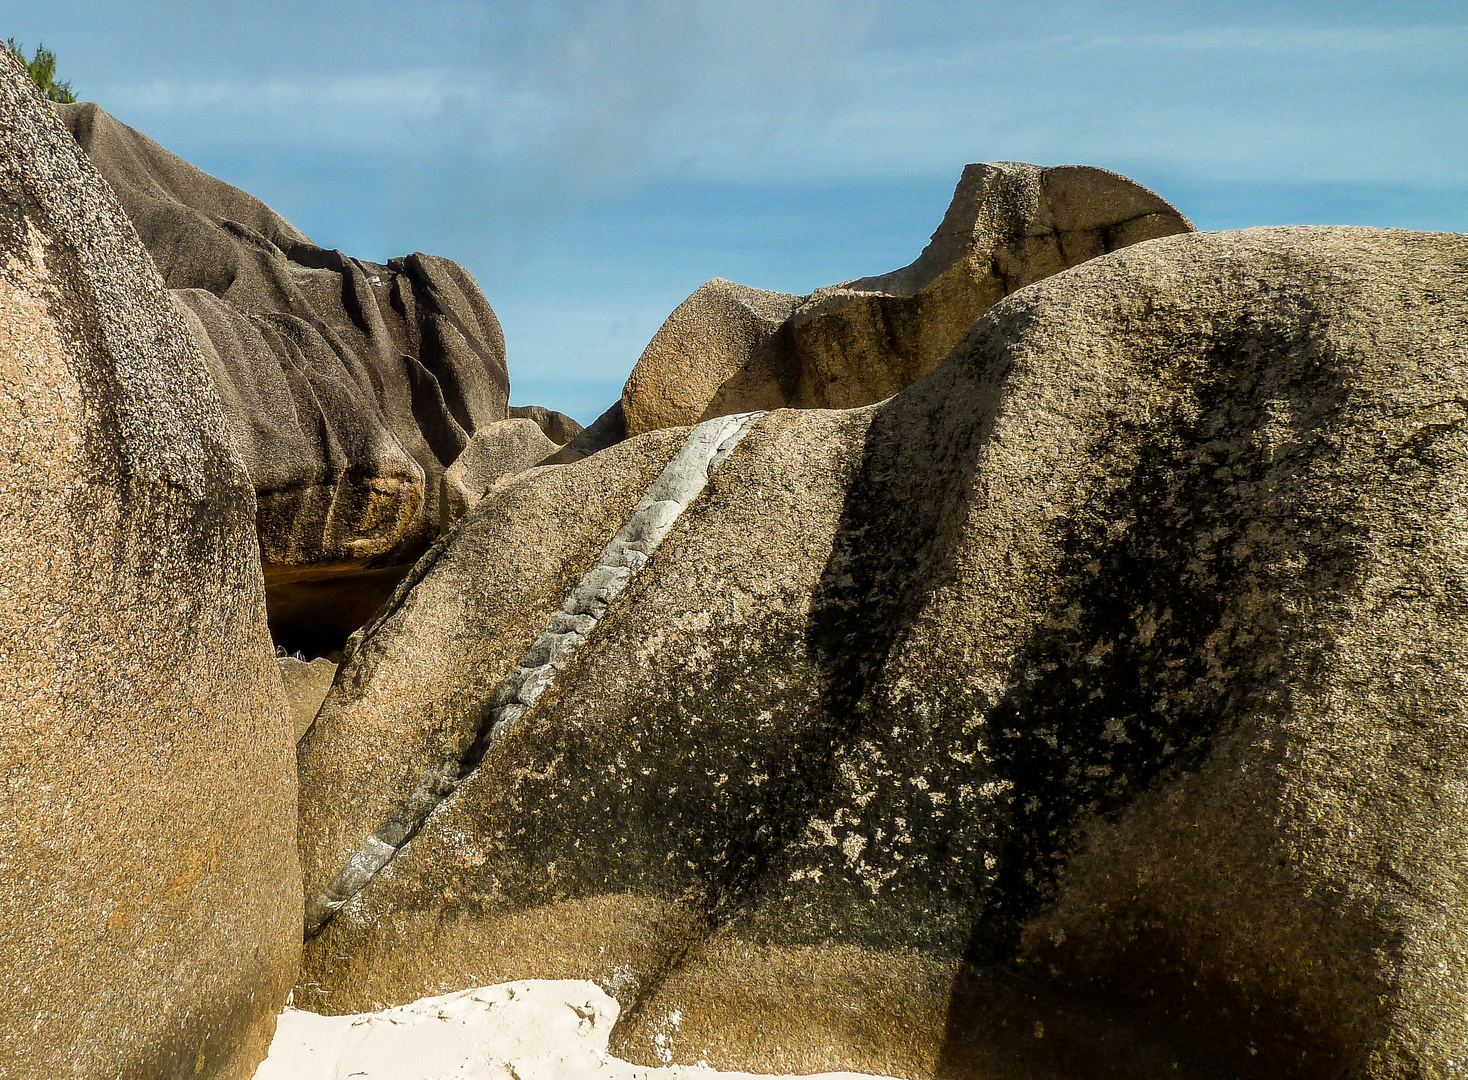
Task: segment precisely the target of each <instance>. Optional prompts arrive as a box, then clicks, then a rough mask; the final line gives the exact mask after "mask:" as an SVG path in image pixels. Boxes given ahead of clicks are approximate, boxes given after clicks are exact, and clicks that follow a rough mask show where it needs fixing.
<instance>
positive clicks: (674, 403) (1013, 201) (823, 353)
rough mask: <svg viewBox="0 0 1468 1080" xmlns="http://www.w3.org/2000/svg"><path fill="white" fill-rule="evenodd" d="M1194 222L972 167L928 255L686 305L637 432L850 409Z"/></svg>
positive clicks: (1085, 175)
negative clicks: (1049, 295) (764, 412)
mask: <svg viewBox="0 0 1468 1080" xmlns="http://www.w3.org/2000/svg"><path fill="white" fill-rule="evenodd" d="M1192 228H1193V226H1192V225H1191V224H1190V223H1189V221H1188V219H1187V218H1185V217H1183V216H1182V214H1180V213H1178V211H1177V210H1176V209H1174V208H1173V207H1172V206H1171V205H1170V204H1168V203H1167V202H1166V201H1165V200H1164V199H1162V198H1161V197H1160V196H1158V195H1156V194H1154V193H1153V192H1151V191H1148V190H1147V189H1146V188H1144V187H1142V186H1141V185H1140V184H1137V183H1134V182H1133V181H1131V180H1128V179H1126V178H1125V177H1123V176H1118V175H1117V174H1116V173H1112V172H1108V171H1107V170H1105V169H1097V168H1091V167H1089V166H1083V165H1065V166H1059V167H1055V168H1042V167H1041V166H1038V165H1027V164H1023V163H1020V162H1009V161H1005V162H995V163H986V164H978V165H969V166H967V167H966V168H965V169H964V171H963V176H962V177H961V178H960V180H959V182H958V187H957V189H956V190H955V191H954V193H953V202H952V203H951V204H950V206H949V207H948V212H947V214H945V215H944V217H943V221H942V223H941V224H939V226H938V228H937V230H936V231H934V233H933V237H932V240H931V241H930V242H929V243H928V246H927V247H926V248H925V249H924V250H923V252H922V254H921V255H919V256H918V258H917V259H916V260H915V261H914V262H913V263H912V264H911V265H908V266H904V267H902V268H901V269H900V270H894V271H892V272H891V273H890V274H882V275H880V276H878V277H867V278H857V279H855V280H853V281H845V282H842V283H841V284H839V285H831V286H828V287H826V288H822V289H817V290H816V291H815V292H814V293H812V294H811V295H809V296H792V295H789V294H786V293H775V292H767V291H765V290H762V289H751V288H748V287H746V286H743V285H738V284H736V283H734V282H732V281H723V280H720V279H718V278H716V279H714V280H713V281H710V282H708V283H707V284H705V285H703V286H701V287H700V288H699V289H698V291H696V292H695V293H694V294H693V295H692V296H690V297H689V298H688V299H687V300H686V301H684V302H683V304H681V305H680V306H679V307H678V309H677V310H676V311H674V312H673V314H672V315H670V316H669V317H668V320H667V322H665V323H664V324H663V326H662V329H660V330H659V331H658V333H657V334H656V336H654V338H653V339H652V341H651V343H649V345H648V347H647V350H646V351H645V352H644V353H643V354H642V358H641V359H640V360H638V362H637V366H636V367H635V368H633V370H632V375H631V377H630V378H629V379H628V380H627V385H626V387H625V388H624V389H623V391H622V401H621V404H622V410H623V413H624V415H625V418H626V430H627V434H629V435H636V434H639V433H640V432H643V431H649V430H652V429H653V428H658V427H666V426H669V425H674V424H692V423H697V422H698V421H699V420H703V419H706V418H708V417H711V416H722V415H724V414H726V413H737V412H743V411H745V410H747V409H774V408H780V407H782V406H791V407H796V408H852V407H854V406H858V405H869V404H871V403H873V402H877V401H881V400H882V399H883V398H887V397H891V396H892V395H893V394H895V393H897V392H898V391H900V390H904V389H906V388H907V387H908V386H911V385H912V383H913V382H915V381H916V380H917V379H918V378H920V377H921V376H923V375H925V374H926V373H927V372H929V371H931V370H932V369H933V368H934V366H936V365H937V363H938V361H940V360H942V359H943V357H945V356H947V355H948V352H949V350H951V349H952V348H953V347H954V345H956V344H958V341H959V339H961V338H962V337H963V335H964V334H966V333H967V332H968V329H969V327H970V326H972V325H973V324H974V322H975V320H977V319H978V318H979V317H980V316H981V315H983V314H984V312H986V311H988V310H989V308H991V307H993V306H994V304H996V303H997V302H998V301H999V300H1001V299H1002V298H1004V297H1005V296H1008V295H1009V294H1010V293H1012V292H1014V291H1015V290H1017V289H1022V288H1024V287H1025V286H1026V285H1030V284H1033V283H1034V282H1036V281H1039V280H1041V279H1043V278H1047V277H1049V276H1050V275H1052V274H1058V273H1060V272H1061V271H1062V270H1066V269H1068V268H1069V267H1072V266H1075V265H1077V264H1078V263H1082V262H1084V261H1086V260H1087V259H1092V258H1095V257H1096V256H1098V255H1104V254H1105V253H1106V252H1108V251H1115V250H1117V249H1118V248H1123V247H1126V246H1128V245H1130V244H1136V243H1140V242H1141V241H1143V240H1151V239H1154V238H1156V237H1159V236H1171V235H1173V234H1175V233H1181V232H1190V231H1192Z"/></svg>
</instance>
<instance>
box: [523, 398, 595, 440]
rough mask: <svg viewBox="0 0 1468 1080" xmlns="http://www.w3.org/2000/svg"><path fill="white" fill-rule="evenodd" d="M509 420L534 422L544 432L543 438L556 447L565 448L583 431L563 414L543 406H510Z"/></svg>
mask: <svg viewBox="0 0 1468 1080" xmlns="http://www.w3.org/2000/svg"><path fill="white" fill-rule="evenodd" d="M509 418H510V419H511V420H520V419H525V420H534V421H535V422H536V423H537V424H539V425H540V430H541V431H543V432H545V437H546V438H547V439H549V440H550V441H551V442H553V443H555V444H556V445H557V446H565V445H566V444H567V443H568V442H570V441H571V440H572V439H574V438H575V437H576V436H577V435H580V434H581V432H582V430H583V428H582V427H581V425H580V424H578V423H577V422H576V421H575V420H573V419H571V418H570V417H569V416H567V415H566V414H565V413H563V412H557V411H556V410H555V409H547V408H546V407H545V406H543V405H511V406H510V408H509Z"/></svg>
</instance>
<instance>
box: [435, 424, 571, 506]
mask: <svg viewBox="0 0 1468 1080" xmlns="http://www.w3.org/2000/svg"><path fill="white" fill-rule="evenodd" d="M555 451H556V444H555V443H553V442H551V440H550V439H549V438H548V437H547V436H546V434H545V432H544V431H542V430H541V427H540V425H539V424H537V423H536V422H535V421H534V420H532V419H530V418H528V417H526V418H523V419H513V420H499V421H497V422H495V423H492V424H486V425H485V426H484V427H483V428H482V429H481V430H479V431H478V432H476V433H475V435H474V438H472V439H470V440H469V445H468V446H466V447H464V452H463V453H461V454H460V455H459V456H458V457H457V458H455V459H454V463H453V464H452V465H450V466H449V467H448V468H447V469H445V470H444V473H443V480H442V481H441V483H442V484H443V490H442V492H441V493H440V495H439V504H438V505H439V515H440V517H439V528H440V529H441V530H445V531H446V530H447V529H448V527H449V526H450V525H451V524H453V523H454V522H455V521H458V520H459V519H460V518H461V517H463V516H464V514H465V513H467V512H468V510H469V508H470V507H471V506H473V505H474V504H475V503H477V502H479V500H480V499H482V498H484V493H485V492H486V491H488V490H489V489H490V488H491V487H493V486H494V484H495V483H497V482H498V481H500V480H502V479H504V478H505V477H507V476H513V475H514V474H515V473H518V472H524V471H525V470H526V469H528V468H530V467H531V466H533V465H535V464H536V463H537V462H539V461H540V460H541V459H542V458H544V457H546V456H547V455H549V454H553V453H555Z"/></svg>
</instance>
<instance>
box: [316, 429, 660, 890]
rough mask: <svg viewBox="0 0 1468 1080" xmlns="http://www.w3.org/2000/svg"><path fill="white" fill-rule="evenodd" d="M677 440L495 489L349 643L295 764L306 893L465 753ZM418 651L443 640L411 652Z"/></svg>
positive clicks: (640, 442)
mask: <svg viewBox="0 0 1468 1080" xmlns="http://www.w3.org/2000/svg"><path fill="white" fill-rule="evenodd" d="M684 434H685V432H683V431H660V432H655V433H652V434H649V435H647V436H645V437H643V438H640V439H637V440H633V441H631V442H629V443H627V444H625V445H624V446H618V447H616V448H614V449H613V450H611V451H610V452H609V453H607V454H604V455H599V456H598V457H597V459H596V461H595V462H594V463H593V462H587V463H584V464H578V465H572V466H567V467H563V468H557V469H537V470H535V471H533V472H530V473H523V474H521V475H519V476H515V477H513V478H512V479H510V480H509V481H508V482H507V483H505V484H503V485H501V486H500V487H498V488H496V489H495V490H494V491H492V492H491V493H490V495H489V496H488V497H487V498H486V499H485V500H484V501H483V502H481V503H479V504H478V505H476V506H475V507H474V508H473V509H472V510H471V511H470V512H469V514H468V515H467V516H466V517H465V518H463V519H462V520H461V521H460V522H459V524H458V525H457V526H456V527H455V528H454V530H453V531H452V532H451V533H449V534H448V535H447V536H445V537H444V538H443V539H442V540H440V541H439V542H438V544H436V545H435V546H434V547H433V548H432V549H431V550H430V551H429V552H428V554H427V555H425V556H424V558H423V559H422V560H420V562H419V563H418V565H417V566H416V567H415V568H414V569H413V572H412V574H411V575H410V576H409V577H408V578H407V579H406V580H405V581H404V582H403V583H402V584H401V585H400V586H399V587H398V591H397V592H396V593H395V594H394V595H393V597H392V599H391V601H390V602H389V603H388V604H387V605H385V606H384V607H383V608H382V610H381V611H379V612H378V613H377V615H376V616H375V617H374V618H373V619H372V621H371V622H369V623H368V624H367V625H365V626H364V627H363V628H362V630H361V632H360V633H359V634H358V635H357V636H356V637H354V638H353V640H352V641H351V642H350V655H349V657H348V659H347V661H346V663H345V667H344V670H343V671H342V672H341V678H340V679H338V680H337V683H336V685H335V687H334V688H333V689H332V691H331V693H330V694H328V695H327V697H326V700H325V702H324V703H323V705H322V707H321V710H320V712H319V714H318V716H317V720H316V725H315V727H314V728H313V729H312V730H311V732H310V733H309V734H308V735H307V737H306V738H305V739H304V740H303V741H302V743H301V745H300V747H299V750H298V757H299V761H300V774H301V778H302V781H303V787H302V807H303V813H302V814H301V822H300V837H301V850H302V851H303V852H305V853H306V861H305V863H304V876H305V882H306V891H307V893H308V894H309V895H311V896H315V895H316V894H317V893H318V892H320V890H321V889H322V888H323V887H324V886H325V885H326V883H327V882H328V880H329V879H330V878H331V876H332V875H333V874H334V873H335V872H336V870H337V868H338V867H339V866H341V864H342V863H343V862H344V861H345V860H346V859H347V857H348V856H350V855H351V854H352V852H353V851H354V850H355V849H356V848H357V846H358V845H359V844H360V843H361V842H362V840H363V839H364V838H365V837H366V836H367V835H368V834H370V833H371V832H372V831H373V830H374V829H376V828H377V826H378V824H379V823H380V822H381V821H383V820H384V819H385V818H386V817H388V816H389V815H390V814H391V813H392V811H393V809H394V807H396V806H397V804H398V802H399V801H400V800H401V799H402V797H403V796H404V795H405V794H407V792H408V791H410V790H411V789H412V788H413V785H414V784H415V783H416V781H417V779H418V777H419V776H420V775H421V774H422V773H423V771H424V770H425V769H427V768H428V767H430V766H431V765H432V764H434V763H435V762H438V761H440V760H443V759H445V758H450V757H457V756H459V755H462V754H463V753H465V752H466V751H467V750H468V748H469V746H470V744H472V743H473V741H474V739H475V737H476V735H477V734H478V722H479V719H480V716H481V713H482V712H483V711H484V710H485V708H486V706H487V704H488V702H489V698H490V695H491V693H492V692H493V690H494V688H495V687H496V685H498V683H499V681H500V680H501V679H502V678H503V677H504V676H505V675H507V674H508V673H509V672H510V670H511V669H512V668H513V667H514V665H515V664H516V662H518V661H519V660H520V658H521V656H522V655H523V654H524V652H525V646H526V645H527V644H529V643H530V642H531V641H532V640H533V639H534V638H535V636H536V634H538V633H539V632H540V630H541V629H542V627H544V626H545V623H546V621H547V620H548V619H549V618H550V616H551V615H552V614H554V613H555V611H556V609H557V608H558V607H559V606H560V604H561V601H562V600H563V599H564V598H565V596H566V594H567V593H568V592H570V591H571V589H572V587H573V586H574V585H575V584H576V582H577V580H578V579H579V578H580V577H581V575H582V574H583V573H584V572H585V570H586V569H587V567H589V566H590V565H591V564H592V563H593V562H594V561H595V559H596V556H597V553H598V552H599V551H601V549H602V548H603V546H604V545H605V544H606V542H607V539H608V538H609V537H610V536H611V535H612V534H613V533H615V532H616V531H617V529H618V528H619V527H620V526H621V524H622V522H623V521H625V520H626V518H627V516H628V514H630V513H631V511H632V508H633V507H634V506H635V505H636V504H637V501H638V500H639V499H640V498H641V497H642V493H643V491H645V490H646V488H647V486H648V485H649V484H650V483H651V482H652V481H653V479H654V477H656V476H657V475H658V473H659V472H660V471H661V470H662V468H663V466H664V465H666V464H667V462H668V461H669V460H670V459H671V458H672V456H673V454H674V453H675V452H676V451H677V449H678V445H679V443H680V442H681V441H682V436H683V435H684ZM408 636H411V637H412V638H413V639H414V640H416V641H418V642H420V643H430V642H433V643H436V642H447V641H450V640H452V641H453V642H454V644H453V645H452V646H449V647H444V648H439V647H437V646H436V645H432V644H430V645H428V647H427V648H423V649H418V648H414V647H412V646H410V645H409V642H408Z"/></svg>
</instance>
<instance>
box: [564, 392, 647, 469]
mask: <svg viewBox="0 0 1468 1080" xmlns="http://www.w3.org/2000/svg"><path fill="white" fill-rule="evenodd" d="M625 438H627V418H626V416H624V415H623V413H622V402H621V400H620V399H619V400H617V401H614V402H612V404H611V405H609V406H608V407H607V409H606V411H605V412H603V413H602V414H601V415H600V416H598V417H597V418H596V419H595V420H593V421H592V422H591V424H590V426H589V427H586V428H583V429H582V430H581V431H578V432H577V433H576V436H575V437H574V438H573V439H572V440H571V441H570V442H568V443H567V444H566V445H565V446H563V447H561V448H560V449H559V450H557V451H556V452H555V453H554V454H552V455H551V456H550V457H548V458H546V459H545V464H547V465H569V464H570V463H571V462H573V461H580V460H581V459H582V458H584V457H590V456H591V455H592V454H596V453H599V452H601V451H602V450H605V449H606V448H607V447H609V446H616V445H617V444H618V443H619V442H621V441H622V440H623V439H625Z"/></svg>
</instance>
